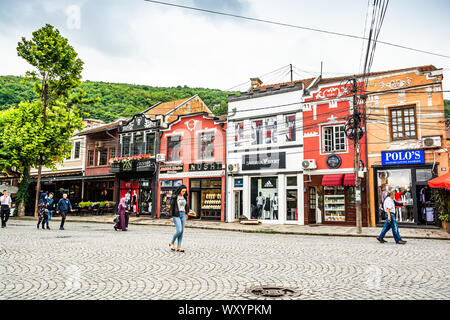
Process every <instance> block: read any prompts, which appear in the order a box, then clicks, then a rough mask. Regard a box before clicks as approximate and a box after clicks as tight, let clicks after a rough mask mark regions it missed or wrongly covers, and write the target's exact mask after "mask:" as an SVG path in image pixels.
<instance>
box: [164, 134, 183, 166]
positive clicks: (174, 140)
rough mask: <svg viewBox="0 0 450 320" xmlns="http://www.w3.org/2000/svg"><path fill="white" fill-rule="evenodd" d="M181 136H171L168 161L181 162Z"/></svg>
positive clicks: (168, 141)
mask: <svg viewBox="0 0 450 320" xmlns="http://www.w3.org/2000/svg"><path fill="white" fill-rule="evenodd" d="M180 156H181V136H180V135H176V136H170V137H169V138H168V139H167V161H179V160H180V159H181V158H180Z"/></svg>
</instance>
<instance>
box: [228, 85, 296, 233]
mask: <svg viewBox="0 0 450 320" xmlns="http://www.w3.org/2000/svg"><path fill="white" fill-rule="evenodd" d="M302 94H303V83H302V82H293V83H289V84H286V85H280V86H277V87H275V86H274V87H267V86H266V87H264V89H263V88H258V87H257V88H254V89H252V90H251V91H249V92H247V93H241V95H239V96H236V95H231V96H229V99H228V125H227V202H226V203H227V219H226V221H227V222H233V221H239V219H242V218H244V219H245V218H247V219H257V220H259V221H261V222H262V223H267V224H303V223H304V213H303V211H304V210H303V192H304V188H303V171H302V166H301V163H302V160H303V130H302V127H301V125H302V123H303V120H302V111H301V101H302Z"/></svg>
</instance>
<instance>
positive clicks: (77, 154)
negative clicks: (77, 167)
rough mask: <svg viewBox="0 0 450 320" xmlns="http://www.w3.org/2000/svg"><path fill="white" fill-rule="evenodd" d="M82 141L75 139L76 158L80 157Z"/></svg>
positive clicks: (74, 156)
mask: <svg viewBox="0 0 450 320" xmlns="http://www.w3.org/2000/svg"><path fill="white" fill-rule="evenodd" d="M80 150H81V141H75V150H74V155H73V158H74V159H80Z"/></svg>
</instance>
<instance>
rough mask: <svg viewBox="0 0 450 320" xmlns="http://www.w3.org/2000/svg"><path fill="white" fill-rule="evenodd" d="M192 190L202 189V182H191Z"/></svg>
mask: <svg viewBox="0 0 450 320" xmlns="http://www.w3.org/2000/svg"><path fill="white" fill-rule="evenodd" d="M191 188H201V181H200V180H191Z"/></svg>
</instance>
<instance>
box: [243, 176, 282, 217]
mask: <svg viewBox="0 0 450 320" xmlns="http://www.w3.org/2000/svg"><path fill="white" fill-rule="evenodd" d="M277 182H278V178H277V177H264V178H251V184H250V186H251V217H252V218H255V219H264V220H278V208H279V206H278V203H279V202H278V184H277Z"/></svg>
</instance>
